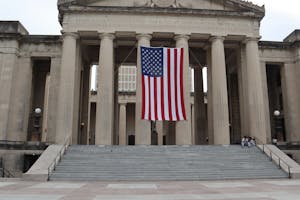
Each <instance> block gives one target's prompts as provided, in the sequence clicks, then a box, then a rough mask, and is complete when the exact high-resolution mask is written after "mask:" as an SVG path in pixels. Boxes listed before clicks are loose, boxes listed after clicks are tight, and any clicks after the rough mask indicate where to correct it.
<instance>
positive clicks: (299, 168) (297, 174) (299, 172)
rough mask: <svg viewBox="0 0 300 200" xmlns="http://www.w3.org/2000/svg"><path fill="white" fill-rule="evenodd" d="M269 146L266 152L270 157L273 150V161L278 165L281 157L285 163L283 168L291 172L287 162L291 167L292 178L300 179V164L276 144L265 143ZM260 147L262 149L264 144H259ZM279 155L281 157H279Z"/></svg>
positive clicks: (282, 165)
mask: <svg viewBox="0 0 300 200" xmlns="http://www.w3.org/2000/svg"><path fill="white" fill-rule="evenodd" d="M265 146H266V147H267V148H265V149H264V150H265V154H266V155H267V156H268V157H270V152H272V154H273V155H275V157H273V158H274V159H273V162H275V163H276V164H277V165H278V164H279V159H280V160H281V163H282V161H283V162H284V163H285V164H281V168H282V170H284V171H285V172H286V173H289V170H288V167H287V166H286V164H287V165H288V166H289V167H290V175H291V178H292V179H300V165H299V164H298V163H297V162H296V161H294V160H293V159H291V158H290V157H289V156H287V155H286V154H285V153H284V152H283V151H281V150H280V149H278V148H277V147H276V146H274V145H265ZM258 147H259V148H260V149H261V150H262V149H263V146H262V145H258ZM277 157H279V159H278V158H277Z"/></svg>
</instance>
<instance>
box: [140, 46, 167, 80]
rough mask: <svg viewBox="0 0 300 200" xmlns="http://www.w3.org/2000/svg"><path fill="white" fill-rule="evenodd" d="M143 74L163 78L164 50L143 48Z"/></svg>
mask: <svg viewBox="0 0 300 200" xmlns="http://www.w3.org/2000/svg"><path fill="white" fill-rule="evenodd" d="M141 52H142V73H143V75H146V76H150V77H162V76H163V53H164V50H163V48H151V47H141Z"/></svg>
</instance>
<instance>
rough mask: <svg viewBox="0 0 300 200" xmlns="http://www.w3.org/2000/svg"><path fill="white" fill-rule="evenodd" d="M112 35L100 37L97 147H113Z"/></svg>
mask: <svg viewBox="0 0 300 200" xmlns="http://www.w3.org/2000/svg"><path fill="white" fill-rule="evenodd" d="M114 38H115V36H114V35H113V34H109V33H104V34H101V35H100V39H101V44H100V53H99V73H98V92H97V94H98V95H97V112H96V121H97V123H96V135H95V143H96V144H97V145H113V130H114V127H113V125H114V46H113V42H114Z"/></svg>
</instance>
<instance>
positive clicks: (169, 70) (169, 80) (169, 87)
mask: <svg viewBox="0 0 300 200" xmlns="http://www.w3.org/2000/svg"><path fill="white" fill-rule="evenodd" d="M170 52H171V50H170V49H168V105H169V119H170V120H171V121H173V117H172V105H171V90H172V89H171V54H170Z"/></svg>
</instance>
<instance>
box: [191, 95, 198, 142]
mask: <svg viewBox="0 0 300 200" xmlns="http://www.w3.org/2000/svg"><path fill="white" fill-rule="evenodd" d="M194 96H195V93H194ZM194 102H195V97H194ZM191 113H192V119H191V123H192V129H191V131H192V145H195V144H197V138H196V136H197V134H196V132H197V131H196V130H195V119H196V118H195V103H193V104H192V105H191Z"/></svg>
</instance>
